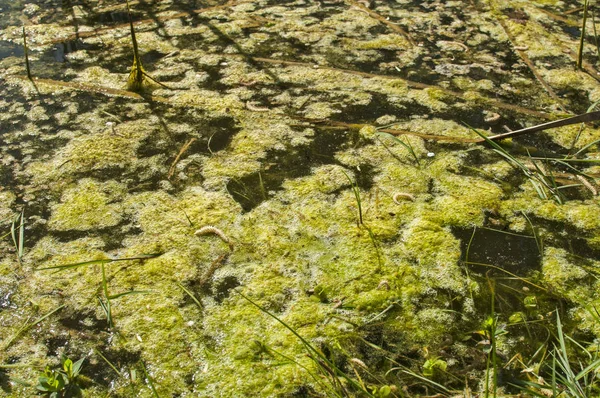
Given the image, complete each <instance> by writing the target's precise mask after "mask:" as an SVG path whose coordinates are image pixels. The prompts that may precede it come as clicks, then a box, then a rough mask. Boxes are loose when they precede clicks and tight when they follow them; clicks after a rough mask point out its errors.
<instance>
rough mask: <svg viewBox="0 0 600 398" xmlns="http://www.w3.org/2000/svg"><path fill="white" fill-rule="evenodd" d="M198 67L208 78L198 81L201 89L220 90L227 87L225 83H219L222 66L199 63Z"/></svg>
mask: <svg viewBox="0 0 600 398" xmlns="http://www.w3.org/2000/svg"><path fill="white" fill-rule="evenodd" d="M199 69H200V70H201V71H203V72H205V73H207V74H208V79H207V80H204V81H203V82H202V83H200V85H201V86H202V88H203V89H205V90H213V91H220V92H222V91H224V90H226V89H227V88H228V86H227V85H226V84H223V83H221V78H222V75H221V70H222V69H223V66H220V65H215V66H210V65H201V66H200V67H199Z"/></svg>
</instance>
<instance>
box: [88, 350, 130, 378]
mask: <svg viewBox="0 0 600 398" xmlns="http://www.w3.org/2000/svg"><path fill="white" fill-rule="evenodd" d="M94 352H95V353H96V354H98V356H99V357H100V358H102V359H103V360H104V362H106V364H107V365H108V366H109V367H110V368H111V369H112V370H114V371H115V373H116V374H117V375H118V376H119V377H120V378H124V376H123V375H122V374H121V372H119V370H118V369H117V367H116V366H115V365H113V364H112V363H111V362H110V361H109V360H108V359H107V358H106V357H105V356H104V355H102V353H101V352H100V351H98V350H97V349H94Z"/></svg>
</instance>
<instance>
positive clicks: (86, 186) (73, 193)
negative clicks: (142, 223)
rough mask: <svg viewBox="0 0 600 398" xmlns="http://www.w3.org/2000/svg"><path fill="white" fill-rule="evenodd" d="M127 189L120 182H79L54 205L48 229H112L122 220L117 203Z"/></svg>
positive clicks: (86, 180)
mask: <svg viewBox="0 0 600 398" xmlns="http://www.w3.org/2000/svg"><path fill="white" fill-rule="evenodd" d="M125 189H126V188H125V186H124V185H122V184H119V183H117V182H107V183H98V182H97V181H94V180H91V179H83V180H80V181H79V182H78V183H77V185H76V186H75V187H73V188H70V189H67V190H66V191H65V192H64V194H63V195H62V197H61V200H60V203H59V204H57V205H55V206H54V208H53V209H52V216H51V217H50V220H49V221H48V227H49V228H50V229H52V230H56V231H69V230H79V231H86V230H91V229H103V228H108V227H113V226H115V225H117V224H118V223H119V222H120V221H121V219H122V214H121V207H120V206H119V205H118V204H117V203H114V202H115V201H118V200H119V199H121V198H122V196H123V194H124V192H125Z"/></svg>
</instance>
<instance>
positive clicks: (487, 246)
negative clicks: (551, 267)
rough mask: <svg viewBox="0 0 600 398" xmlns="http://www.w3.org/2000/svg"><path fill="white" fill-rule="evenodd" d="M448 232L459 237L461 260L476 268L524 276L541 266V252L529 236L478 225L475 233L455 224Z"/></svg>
mask: <svg viewBox="0 0 600 398" xmlns="http://www.w3.org/2000/svg"><path fill="white" fill-rule="evenodd" d="M452 232H453V234H454V236H456V237H457V238H458V239H460V241H461V253H462V254H461V258H462V260H463V261H465V263H466V264H467V265H468V266H469V267H470V268H471V269H472V270H474V271H476V272H479V273H482V274H486V273H490V274H491V275H498V276H499V275H501V276H506V275H507V274H506V273H505V272H502V271H500V270H498V269H497V268H501V269H503V270H506V271H508V272H510V273H512V274H515V275H519V276H523V277H524V276H527V275H528V274H529V273H530V272H531V271H533V270H537V269H539V268H540V266H541V254H540V252H539V249H538V244H537V243H536V240H535V238H533V237H529V236H521V235H517V234H514V233H511V232H509V231H498V230H493V229H488V228H479V229H477V230H476V231H475V233H473V230H472V229H459V228H455V229H453V231H452ZM473 263H477V264H473ZM479 264H489V265H492V266H494V267H496V268H493V267H486V266H485V265H479Z"/></svg>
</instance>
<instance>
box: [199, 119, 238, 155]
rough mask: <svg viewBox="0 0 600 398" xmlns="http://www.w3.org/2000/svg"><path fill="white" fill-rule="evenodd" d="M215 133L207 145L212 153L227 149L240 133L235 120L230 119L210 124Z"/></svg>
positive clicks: (218, 120) (214, 121)
mask: <svg viewBox="0 0 600 398" xmlns="http://www.w3.org/2000/svg"><path fill="white" fill-rule="evenodd" d="M209 126H210V128H211V130H212V131H213V132H212V134H211V135H210V137H209V140H208V141H207V143H206V147H207V148H208V149H209V150H210V152H219V151H222V150H223V149H225V148H227V147H228V146H229V144H230V143H231V140H232V139H233V137H234V136H235V135H236V134H237V133H238V132H239V131H240V128H239V127H236V124H235V120H234V119H233V118H230V117H223V118H219V119H215V120H213V121H211V122H210V123H209Z"/></svg>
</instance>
